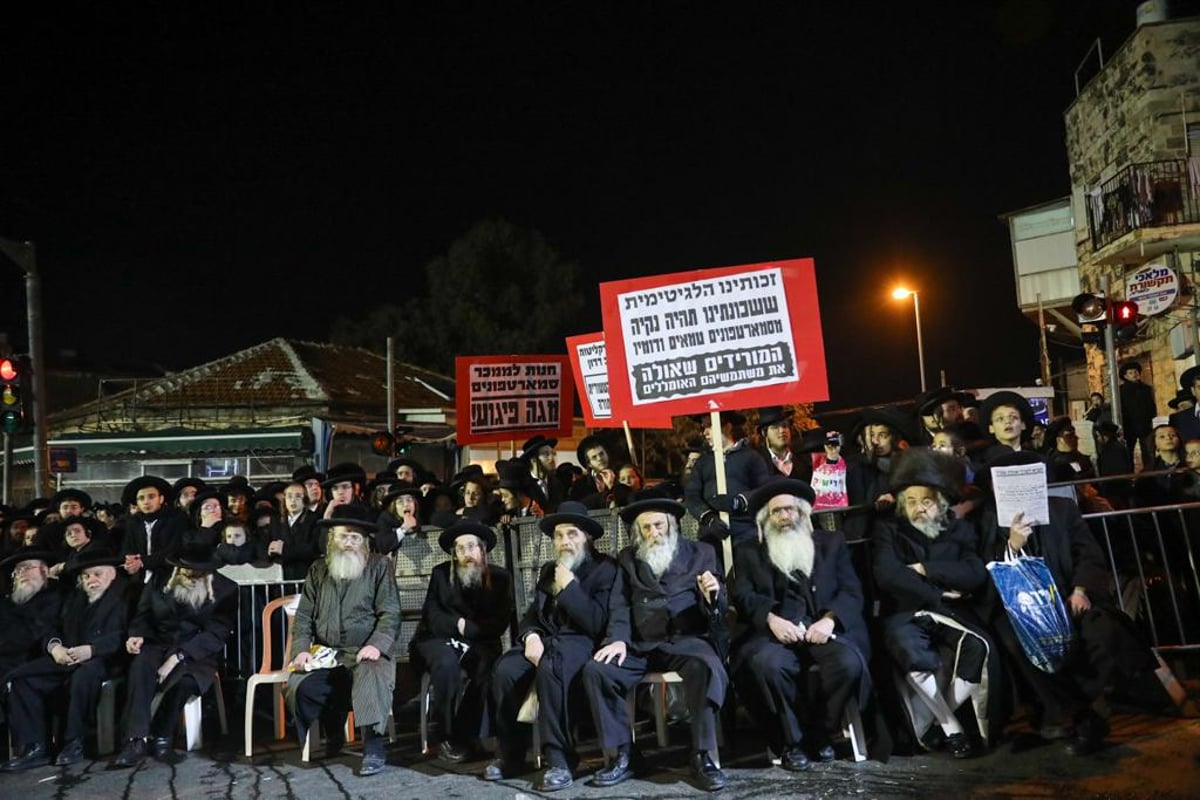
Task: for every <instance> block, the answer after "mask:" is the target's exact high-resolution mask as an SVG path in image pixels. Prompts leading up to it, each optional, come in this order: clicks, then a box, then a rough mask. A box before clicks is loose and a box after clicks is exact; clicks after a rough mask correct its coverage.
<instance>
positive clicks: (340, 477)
mask: <svg viewBox="0 0 1200 800" xmlns="http://www.w3.org/2000/svg"><path fill="white" fill-rule="evenodd" d="M346 481H350V482H351V483H357V484H358V486H359V488H360V489H361V488H362V487H364V486H366V485H367V473H366V472H364V471H363V468H362V467H360V466H359V465H358V464H355V463H354V462H353V461H344V462H342V463H341V464H334V465H333V466H332V467H330V468H329V472H327V473H326V474H325V480H323V481H321V488H322V489H324V490H325V491H329V490H330V489H332V488H333V487H334V486H335V485H337V484H339V483H345V482H346Z"/></svg>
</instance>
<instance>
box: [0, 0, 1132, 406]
mask: <svg viewBox="0 0 1200 800" xmlns="http://www.w3.org/2000/svg"><path fill="white" fill-rule="evenodd" d="M214 5H217V4H200V3H190V4H182V3H180V4H176V3H170V4H155V5H153V6H147V7H144V8H143V10H142V11H141V12H140V13H139V14H138V15H137V16H122V15H121V14H120V13H118V12H113V11H112V10H111V9H110V8H109V6H108V4H91V5H90V6H88V7H86V10H85V8H84V7H80V8H79V9H77V10H73V11H72V13H71V14H69V15H63V16H60V17H51V16H49V15H48V12H41V11H26V12H24V13H26V14H42V16H36V17H32V16H31V17H27V18H24V19H22V18H21V17H19V16H10V17H8V19H7V20H6V23H5V28H6V30H5V33H4V52H5V70H4V75H5V77H4V78H3V80H4V82H5V84H7V85H5V86H4V97H5V100H6V103H5V114H4V125H3V131H2V133H0V235H3V236H5V237H8V238H12V239H33V240H35V241H36V242H37V244H38V252H39V265H40V268H41V270H42V272H43V274H44V295H45V319H46V329H47V341H48V352H53V351H56V350H58V349H62V348H70V349H74V350H77V351H79V352H80V353H81V354H82V355H83V356H85V357H86V358H88V359H90V360H92V361H94V362H96V363H101V364H117V363H128V362H130V361H133V360H138V359H142V360H145V361H147V362H153V363H156V364H159V365H162V366H163V367H166V368H171V369H178V368H182V367H187V366H191V365H195V364H198V363H201V362H204V361H206V360H209V359H212V358H216V357H219V356H222V355H225V354H227V353H230V352H233V351H235V350H237V349H240V348H243V347H247V346H250V345H253V344H257V343H259V342H261V341H264V340H266V339H268V338H271V337H273V336H287V337H293V338H302V339H310V340H323V339H325V338H326V337H327V336H328V333H329V324H330V322H331V320H332V319H333V318H335V317H337V316H340V315H353V314H357V313H360V312H362V311H364V310H365V309H367V308H369V307H370V305H371V304H372V303H376V302H380V301H381V300H382V299H384V298H388V297H391V298H395V299H399V298H401V297H403V296H404V295H405V294H406V293H409V292H412V291H419V290H420V288H421V282H422V281H423V270H422V268H423V266H424V264H425V263H426V262H427V261H429V260H430V259H431V258H432V257H434V256H435V255H437V254H438V253H440V252H444V250H445V249H446V247H447V246H448V245H449V243H450V242H451V241H453V240H454V239H455V238H456V237H458V236H460V235H461V234H463V233H464V232H465V231H466V230H467V229H468V228H469V227H470V226H471V225H473V224H474V223H475V222H477V221H479V220H480V219H483V218H485V217H489V216H494V217H502V218H505V219H508V220H510V221H511V222H514V223H516V224H519V225H522V226H528V227H532V228H536V229H537V230H539V231H541V232H542V234H543V235H544V236H545V237H546V239H547V240H548V241H549V242H550V243H551V244H552V245H553V246H555V247H556V248H557V249H558V250H559V251H560V253H561V254H562V255H563V256H565V257H567V258H569V259H572V260H574V261H577V262H578V263H579V264H580V265H581V266H582V268H583V270H584V272H585V274H587V275H589V276H592V278H594V281H595V282H596V283H599V282H601V281H605V280H612V279H618V278H628V277H635V276H641V275H650V274H655V273H663V272H673V271H677V270H683V269H696V268H704V267H716V266H724V265H730V264H741V263H752V262H758V261H765V260H772V259H782V258H793V257H805V256H811V257H813V258H815V259H816V264H817V276H818V282H819V292H820V300H821V306H822V311H823V320H822V321H823V326H824V332H825V338H826V358H827V365H828V369H829V374H830V390H831V398H832V401H833V403H832V405H834V406H841V407H844V406H848V405H857V404H861V403H874V402H884V401H891V400H898V399H901V398H906V397H911V396H912V395H914V394H915V393H916V391H917V356H916V344H915V334H914V325H913V317H912V305H911V302H910V301H907V302H897V301H894V300H892V299H890V297H889V295H888V291H887V290H888V289H889V288H890V286H891V285H893V284H894V282H895V281H896V280H897V279H904V280H906V281H908V282H909V283H911V284H912V285H914V286H916V287H918V288H919V290H920V292H921V311H922V319H923V323H924V332H925V346H926V355H927V361H928V373H929V379H930V381H931V382H935V381H936V376H937V370H938V369H939V368H944V369H946V371H947V373H948V377H949V380H950V381H951V382H952V383H955V384H958V385H964V386H988V385H996V384H1029V383H1032V380H1033V378H1034V377H1035V376H1036V375H1037V370H1038V367H1037V358H1038V355H1037V346H1036V328H1035V326H1034V325H1033V324H1031V323H1030V322H1027V321H1026V320H1025V319H1024V318H1023V317H1022V316H1021V314H1020V313H1019V312H1018V310H1017V309H1016V300H1015V293H1014V289H1013V277H1012V261H1011V254H1010V249H1009V243H1008V234H1007V231H1006V229H1005V227H1004V226H1003V225H1002V224H1001V223H1000V222H999V221H998V219H997V217H998V215H1000V214H1002V213H1004V212H1008V211H1013V210H1016V209H1019V208H1022V207H1025V206H1028V205H1033V204H1037V203H1041V202H1044V201H1048V200H1052V199H1055V198H1058V197H1062V196H1065V195H1066V194H1068V192H1069V188H1070V187H1069V180H1068V175H1067V165H1066V152H1065V146H1064V144H1063V140H1064V133H1063V121H1062V119H1063V118H1062V114H1063V111H1064V110H1065V109H1066V107H1067V105H1068V104H1069V103H1070V102H1071V101H1072V100H1073V99H1074V96H1075V89H1074V71H1075V68H1076V66H1077V65H1078V64H1079V62H1080V61H1081V60H1082V59H1083V57H1084V54H1085V52H1086V50H1087V48H1088V46H1089V45H1090V43H1091V41H1092V40H1093V39H1094V38H1096V37H1097V36H1099V37H1100V38H1101V39H1102V41H1103V45H1104V49H1105V52H1107V53H1111V52H1113V51H1114V50H1115V49H1116V47H1117V46H1118V45H1119V44H1120V43H1121V42H1122V41H1124V40H1125V39H1126V38H1127V37H1128V36H1129V35H1130V34H1131V33H1132V32H1133V29H1134V22H1135V8H1136V5H1137V3H1136V2H1132V1H1131V0H1129V1H1126V2H1115V1H1114V0H1079V1H1078V2H1062V1H1059V2H1055V1H1053V0H1046V2H1002V3H983V2H980V3H975V2H971V3H963V2H947V3H938V2H921V3H888V4H883V3H880V4H878V5H877V4H874V3H853V4H834V3H817V2H799V1H798V0H797V1H795V2H777V3H757V4H742V5H738V6H736V9H737V13H734V8H735V6H733V5H732V4H727V5H726V6H725V7H724V9H723V10H722V9H714V8H712V7H711V6H710V4H701V3H682V2H655V3H639V4H622V5H620V7H619V8H617V9H616V10H613V9H611V8H609V5H610V4H595V3H538V4H531V3H491V4H486V5H485V4H480V5H478V6H474V5H469V4H462V5H459V4H440V3H435V4H421V5H420V6H418V4H403V5H402V6H401V5H400V4H396V5H395V6H393V5H392V4H388V6H387V8H388V9H389V10H388V11H386V12H385V11H383V10H379V11H366V10H363V9H360V8H358V5H357V4H337V5H335V4H322V5H315V4H304V3H300V4H294V5H295V7H293V4H279V5H278V6H277V7H276V10H275V11H274V12H273V13H266V12H255V11H246V10H244V9H239V10H236V11H229V10H216V9H214V8H213V7H212V6H214ZM383 8H384V6H383V5H382V4H381V5H380V9H383ZM448 9H449V10H448ZM455 9H456V10H455ZM12 13H14V12H12V11H11V10H8V11H6V14H12ZM16 13H18V14H19V13H20V12H16ZM1085 73H1086V71H1085ZM1087 74H1090V73H1087ZM22 286H23V284H22V280H21V277H20V274H19V272H18V271H17V270H16V268H15V267H11V265H7V264H6V265H4V267H3V268H2V269H0V298H2V299H0V313H2V315H3V316H0V330H7V331H8V333H9V335H10V340H13V341H14V343H15V344H16V345H17V347H18V348H21V347H23V346H24V338H25V337H24V313H23V302H24V301H23V292H22ZM595 295H596V293H595V291H592V292H591V293H590V296H589V297H588V298H587V300H588V309H589V311H588V314H587V315H586V317H585V318H584V319H582V320H581V322H580V326H579V329H578V330H577V331H574V332H576V333H584V332H588V331H592V330H598V329H599V328H600V317H599V303H598V299H597V297H596V296H595Z"/></svg>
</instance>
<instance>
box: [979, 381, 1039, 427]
mask: <svg viewBox="0 0 1200 800" xmlns="http://www.w3.org/2000/svg"><path fill="white" fill-rule="evenodd" d="M1000 406H1011V407H1013V408H1015V409H1016V410H1017V413H1018V414H1020V415H1021V421H1022V422H1024V423H1025V430H1027V431H1028V430H1033V423H1034V419H1033V407H1032V406H1031V405H1029V401H1028V400H1026V399H1025V396H1024V395H1020V394H1017V393H1016V392H1010V391H1008V390H1007V389H1005V390H1004V391H1000V392H992V393H991V394H989V395H988V396H987V397H985V398H983V403H982V404H981V405H980V407H979V425H980V427H982V428H985V429H986V428H988V427H989V426H990V425H991V424H992V413H993V412H994V411H995V410H996V409H997V408H999V407H1000Z"/></svg>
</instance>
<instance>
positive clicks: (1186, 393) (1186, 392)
mask: <svg viewBox="0 0 1200 800" xmlns="http://www.w3.org/2000/svg"><path fill="white" fill-rule="evenodd" d="M1192 369H1195V367H1192ZM1184 403H1190V404H1191V405H1195V404H1196V397H1195V395H1193V394H1192V390H1191V389H1179V390H1177V391H1176V392H1175V396H1174V397H1172V398H1171V399H1170V400H1168V401H1167V407H1168V408H1173V409H1175V410H1179V407H1180V406H1181V405H1183V404H1184Z"/></svg>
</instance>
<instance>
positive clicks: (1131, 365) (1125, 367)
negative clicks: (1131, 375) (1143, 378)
mask: <svg viewBox="0 0 1200 800" xmlns="http://www.w3.org/2000/svg"><path fill="white" fill-rule="evenodd" d="M1131 369H1136V370H1137V371H1138V372H1139V373H1141V371H1142V365H1141V363H1140V362H1137V361H1126V362H1124V363H1123V364H1121V366H1119V367H1117V374H1118V375H1124V374H1125V373H1126V372H1128V371H1129V370H1131Z"/></svg>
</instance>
